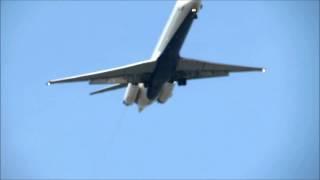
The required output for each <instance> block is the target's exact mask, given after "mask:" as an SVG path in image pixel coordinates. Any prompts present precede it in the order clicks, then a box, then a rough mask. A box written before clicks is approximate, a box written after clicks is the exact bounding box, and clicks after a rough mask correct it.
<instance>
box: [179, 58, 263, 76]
mask: <svg viewBox="0 0 320 180" xmlns="http://www.w3.org/2000/svg"><path fill="white" fill-rule="evenodd" d="M248 71H261V72H264V71H265V69H264V68H259V67H247V66H237V65H229V64H220V63H211V62H206V61H200V60H195V59H188V58H181V60H180V61H179V63H178V66H177V70H176V75H175V80H181V79H199V78H209V77H219V76H228V75H229V73H233V72H248Z"/></svg>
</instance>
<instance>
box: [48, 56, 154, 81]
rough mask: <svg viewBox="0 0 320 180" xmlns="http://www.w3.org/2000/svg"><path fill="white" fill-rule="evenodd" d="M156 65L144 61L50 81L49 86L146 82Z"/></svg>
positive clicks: (152, 62)
mask: <svg viewBox="0 0 320 180" xmlns="http://www.w3.org/2000/svg"><path fill="white" fill-rule="evenodd" d="M155 64H156V62H155V61H150V60H148V61H142V62H138V63H134V64H130V65H126V66H121V67H117V68H113V69H107V70H102V71H96V72H93V73H86V74H81V75H76V76H70V77H66V78H61V79H55V80H50V81H49V82H48V85H50V84H56V83H67V82H79V81H89V83H90V84H105V83H117V84H127V83H129V82H131V83H139V82H144V81H146V80H147V79H148V78H149V77H150V74H151V72H152V71H153V69H154V67H155Z"/></svg>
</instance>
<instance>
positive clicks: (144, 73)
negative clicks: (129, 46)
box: [48, 0, 264, 111]
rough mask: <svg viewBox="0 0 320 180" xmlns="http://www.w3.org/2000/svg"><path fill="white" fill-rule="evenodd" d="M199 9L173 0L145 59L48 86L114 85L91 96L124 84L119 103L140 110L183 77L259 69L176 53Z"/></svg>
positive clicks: (162, 98) (186, 0)
mask: <svg viewBox="0 0 320 180" xmlns="http://www.w3.org/2000/svg"><path fill="white" fill-rule="evenodd" d="M201 8H202V4H201V0H177V2H176V4H175V6H174V8H173V11H172V14H171V16H170V18H169V20H168V22H167V24H166V26H165V28H164V31H163V33H162V35H161V37H160V40H159V42H158V44H157V46H156V48H155V50H154V52H153V54H152V56H151V58H150V59H149V60H146V61H141V62H138V63H134V64H130V65H126V66H121V67H117V68H112V69H107V70H102V71H97V72H92V73H87V74H81V75H76V76H71V77H66V78H61V79H56V80H51V81H49V82H48V85H50V84H55V83H66V82H79V81H88V82H89V83H90V84H114V85H112V86H109V87H107V88H104V89H101V90H98V91H95V92H92V93H91V95H93V94H98V93H102V92H107V91H111V90H115V89H120V88H124V87H127V89H126V92H125V95H124V99H123V103H124V104H125V105H127V106H129V105H132V104H133V103H136V104H137V105H138V108H139V111H142V110H143V109H144V108H145V107H146V106H147V105H150V104H151V103H152V102H153V101H154V100H157V101H158V102H159V103H165V102H166V101H167V100H168V99H169V98H170V97H171V96H172V91H173V88H174V85H175V83H177V84H178V85H186V83H187V80H191V79H199V78H209V77H221V76H228V75H229V73H232V72H244V71H262V72H263V71H264V69H263V68H256V67H245V66H236V65H227V64H218V63H212V62H205V61H199V60H195V59H190V58H184V57H182V56H180V49H181V47H182V45H183V42H184V40H185V38H186V36H187V33H188V31H189V29H190V27H191V25H192V22H193V20H195V19H197V17H198V15H197V14H198V12H199V10H200V9H201Z"/></svg>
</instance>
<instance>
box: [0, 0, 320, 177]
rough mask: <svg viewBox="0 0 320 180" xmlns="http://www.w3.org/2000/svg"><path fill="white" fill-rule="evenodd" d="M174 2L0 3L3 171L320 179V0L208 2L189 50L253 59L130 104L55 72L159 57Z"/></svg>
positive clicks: (119, 94) (216, 57) (220, 58)
mask: <svg viewBox="0 0 320 180" xmlns="http://www.w3.org/2000/svg"><path fill="white" fill-rule="evenodd" d="M173 5H174V2H173V1H155V2H147V1H133V2H131V1H58V2H53V1H1V178H50V177H51V178H319V161H318V160H319V1H269V2H268V1H204V2H203V5H204V8H203V10H202V11H201V12H200V14H199V19H198V20H196V21H195V23H194V24H193V27H192V29H191V31H190V33H189V35H188V37H187V40H186V42H185V44H184V47H183V50H182V55H184V56H186V57H194V58H198V59H203V60H208V61H214V62H221V63H230V64H238V65H248V66H258V67H259V66H262V67H266V68H267V73H238V74H232V75H231V76H229V77H225V78H212V79H203V80H197V81H189V82H188V86H186V87H176V88H175V91H174V96H173V97H172V98H171V99H169V101H168V102H167V103H166V104H165V105H159V104H154V105H153V106H150V107H148V108H146V109H145V111H144V112H143V113H138V112H137V107H135V106H133V107H129V108H127V107H124V106H123V104H122V98H123V94H124V90H119V91H114V92H110V93H105V94H101V95H97V96H89V95H88V93H90V92H92V91H94V90H96V89H98V88H101V87H100V86H89V85H88V84H86V83H75V84H64V85H55V86H50V87H48V86H45V83H46V82H47V81H48V80H50V79H55V78H60V77H64V76H69V75H75V74H80V73H85V72H91V71H95V70H100V69H104V68H111V67H116V66H119V65H125V64H128V63H133V62H136V61H140V60H146V59H148V58H149V57H150V56H151V54H152V51H153V49H154V47H155V45H156V42H157V40H158V38H159V36H160V34H161V32H162V29H163V26H164V25H165V23H166V21H167V19H168V17H169V14H170V12H171V10H172V7H173Z"/></svg>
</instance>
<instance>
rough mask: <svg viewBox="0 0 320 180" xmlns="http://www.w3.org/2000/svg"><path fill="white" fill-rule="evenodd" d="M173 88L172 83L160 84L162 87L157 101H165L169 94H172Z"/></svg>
mask: <svg viewBox="0 0 320 180" xmlns="http://www.w3.org/2000/svg"><path fill="white" fill-rule="evenodd" d="M173 88H174V83H169V82H167V83H165V84H164V85H163V86H162V89H161V91H160V94H159V97H158V99H157V100H158V102H159V103H162V104H163V103H165V102H166V101H167V100H168V99H169V98H170V97H171V96H172V91H173Z"/></svg>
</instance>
